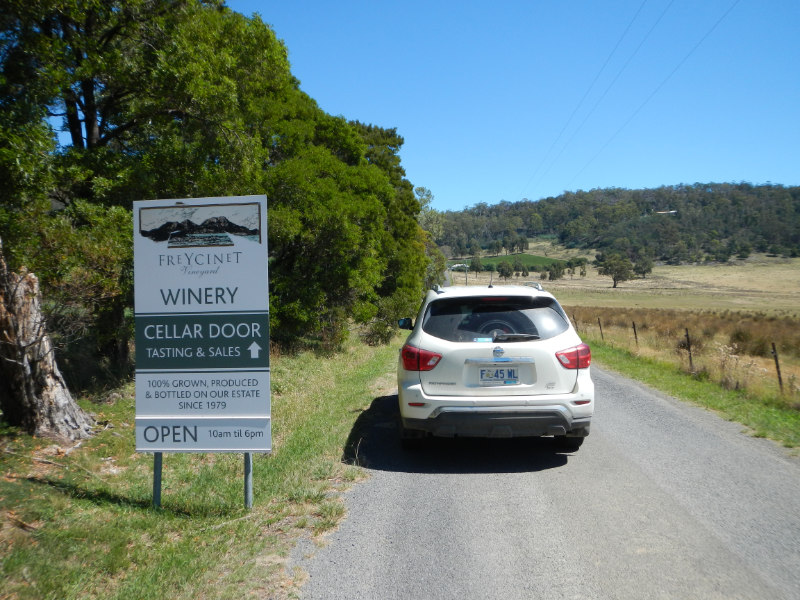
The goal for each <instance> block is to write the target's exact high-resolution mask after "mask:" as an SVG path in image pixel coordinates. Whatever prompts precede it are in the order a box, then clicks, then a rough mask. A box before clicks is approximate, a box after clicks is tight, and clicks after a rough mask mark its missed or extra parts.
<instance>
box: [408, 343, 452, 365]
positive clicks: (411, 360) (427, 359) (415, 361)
mask: <svg viewBox="0 0 800 600" xmlns="http://www.w3.org/2000/svg"><path fill="white" fill-rule="evenodd" d="M400 355H401V356H402V357H403V368H404V369H405V370H406V371H430V370H431V369H433V368H434V367H435V366H436V365H438V364H439V361H440V360H441V359H442V355H441V354H436V352H431V351H430V350H423V349H421V348H417V347H416V346H409V345H408V344H406V345H405V346H403V349H402V350H401V351H400Z"/></svg>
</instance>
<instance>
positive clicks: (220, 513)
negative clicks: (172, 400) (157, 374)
mask: <svg viewBox="0 0 800 600" xmlns="http://www.w3.org/2000/svg"><path fill="white" fill-rule="evenodd" d="M397 348H398V344H397V343H395V344H392V345H390V346H385V347H382V348H370V347H366V346H363V345H361V344H360V343H358V342H353V345H352V346H351V347H350V348H349V349H348V351H347V352H345V353H344V354H340V355H336V356H332V357H327V358H321V357H319V356H316V355H314V354H302V355H299V356H292V357H274V358H273V359H272V381H273V394H272V415H273V442H274V443H273V453H272V454H271V455H254V461H253V462H254V465H253V479H254V507H253V509H252V510H251V511H249V512H248V511H246V510H245V508H244V491H243V471H244V468H243V459H242V455H241V454H165V455H164V468H163V486H162V509H161V510H156V509H154V508H153V507H152V469H153V459H152V456H151V455H144V454H139V453H137V452H135V444H134V429H133V423H134V410H135V409H134V400H133V396H134V390H133V385H132V384H131V385H128V386H127V387H125V388H124V389H123V390H120V394H121V395H120V396H118V397H116V398H115V399H114V400H113V401H111V402H106V403H99V404H97V403H90V402H88V401H85V400H82V401H81V404H82V405H83V406H84V408H86V409H88V410H90V411H92V412H94V413H95V414H96V415H97V419H98V421H99V422H101V423H103V425H102V426H101V428H100V429H101V430H100V431H99V432H98V433H97V434H96V435H95V437H93V438H92V439H91V440H88V441H87V442H85V443H84V444H82V445H81V446H80V447H78V448H76V449H73V450H72V451H69V452H65V450H68V449H66V448H64V449H62V448H59V447H58V446H56V445H55V444H53V443H52V442H50V441H47V440H42V439H33V438H31V437H29V436H27V435H24V434H21V433H20V432H18V431H16V430H14V429H12V428H8V427H5V428H1V429H0V467H1V468H2V476H0V579H1V580H2V582H3V584H2V593H0V597H2V598H20V599H25V598H37V599H39V598H53V599H56V598H57V599H70V598H76V599H77V598H81V599H83V598H104V599H105V598H136V599H147V598H158V599H161V598H173V599H182V598H187V599H188V598H192V599H197V598H239V597H242V596H247V595H250V594H252V595H257V596H258V597H262V596H264V597H274V595H275V594H276V593H277V591H279V590H283V591H282V593H283V594H284V596H291V594H292V590H293V589H295V588H294V586H295V585H296V582H294V581H292V580H284V579H282V578H285V577H286V575H285V574H284V573H283V571H282V569H281V565H282V564H283V562H284V560H285V557H286V556H287V555H288V553H289V551H290V549H291V547H292V544H293V540H294V539H295V538H296V537H297V536H298V535H300V534H302V533H303V532H308V533H311V534H319V533H323V532H325V531H327V530H329V529H330V528H332V527H335V526H336V524H337V523H338V521H339V519H341V517H342V516H343V514H344V506H343V504H342V503H341V502H340V501H339V500H338V499H337V494H336V490H339V489H341V488H343V487H345V486H347V485H348V484H349V483H351V482H352V481H354V480H355V479H356V478H358V477H359V476H360V470H359V469H357V468H356V467H353V466H348V465H346V464H344V461H343V460H342V456H343V454H344V451H345V444H346V443H347V439H348V435H349V434H350V432H351V429H352V426H353V423H354V422H355V420H356V418H357V417H358V415H359V414H360V412H361V411H362V410H363V409H364V408H365V407H366V406H368V405H369V404H370V402H371V401H372V400H373V398H374V396H375V395H376V394H377V393H378V392H377V391H376V390H375V385H374V384H375V382H376V381H381V380H383V381H385V380H386V374H387V373H389V372H392V371H393V369H394V364H395V361H396V356H397ZM290 576H291V574H290Z"/></svg>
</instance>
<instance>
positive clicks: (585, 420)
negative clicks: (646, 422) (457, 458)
mask: <svg viewBox="0 0 800 600" xmlns="http://www.w3.org/2000/svg"><path fill="white" fill-rule="evenodd" d="M402 421H403V427H404V428H405V429H408V430H414V431H419V432H424V433H427V434H429V435H433V436H436V437H456V436H464V437H493V438H510V437H539V436H545V435H566V436H569V437H586V436H588V435H589V429H590V425H591V418H590V417H582V418H574V417H572V415H571V413H570V411H569V410H568V409H567V408H565V407H563V406H543V407H537V408H535V409H527V410H520V409H519V407H514V408H509V409H508V410H497V409H494V408H489V407H447V408H441V409H439V410H438V411H437V412H436V413H435V414H433V415H431V416H430V417H429V418H427V419H412V418H406V417H403V418H402Z"/></svg>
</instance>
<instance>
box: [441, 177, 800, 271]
mask: <svg viewBox="0 0 800 600" xmlns="http://www.w3.org/2000/svg"><path fill="white" fill-rule="evenodd" d="M441 216H442V218H443V219H444V221H445V226H444V231H443V233H442V234H441V235H440V236H439V237H437V239H436V241H437V243H438V244H440V245H441V246H443V247H447V248H449V250H450V254H451V255H452V256H467V255H468V254H469V249H468V248H469V243H470V240H473V239H476V240H478V242H479V243H480V245H481V246H482V247H483V249H484V250H486V251H488V252H491V253H495V254H497V253H499V248H501V247H502V248H505V249H506V251H507V252H508V251H510V252H514V251H520V249H519V245H518V244H517V243H515V242H514V240H515V239H517V238H518V237H528V236H536V235H543V234H545V235H555V236H557V238H558V239H559V241H561V242H562V243H563V244H565V245H567V246H569V247H577V248H585V249H589V248H595V249H598V250H603V251H616V252H618V253H619V252H622V253H624V254H626V255H627V256H628V257H629V258H630V259H631V260H633V261H634V262H637V263H638V264H639V270H643V271H644V273H643V274H646V273H647V272H649V271H648V266H647V265H648V262H647V261H648V260H650V261H652V260H660V261H667V262H671V263H676V264H678V263H681V262H689V261H692V262H696V261H700V260H716V261H726V260H728V259H729V258H731V257H733V256H738V257H746V256H747V255H749V253H750V252H754V251H758V252H772V253H776V254H782V255H789V256H797V255H800V187H784V186H780V185H759V186H755V185H751V184H747V183H739V184H732V183H726V184H694V185H677V186H665V187H660V188H657V189H645V190H626V189H602V190H591V191H588V192H583V191H579V192H575V193H572V192H570V193H565V194H563V195H561V196H558V197H556V198H552V197H551V198H545V199H543V200H540V201H538V202H533V201H529V200H523V201H521V202H516V203H511V202H501V203H499V204H497V205H493V206H489V205H487V204H484V203H481V204H476V205H475V206H473V207H470V208H467V209H465V210H463V211H448V212H445V213H442V215H441ZM650 268H652V267H650Z"/></svg>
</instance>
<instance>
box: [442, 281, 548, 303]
mask: <svg viewBox="0 0 800 600" xmlns="http://www.w3.org/2000/svg"><path fill="white" fill-rule="evenodd" d="M509 295H511V296H528V297H545V298H554V296H553V294H551V293H550V292H545V291H544V290H537V289H536V288H534V287H530V286H523V285H495V286H492V287H489V286H478V285H453V286H449V287H443V288H438V289H435V290H431V291H429V292H428V296H427V298H426V300H429V301H430V300H433V299H443V298H470V297H475V296H482V297H487V296H509Z"/></svg>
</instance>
